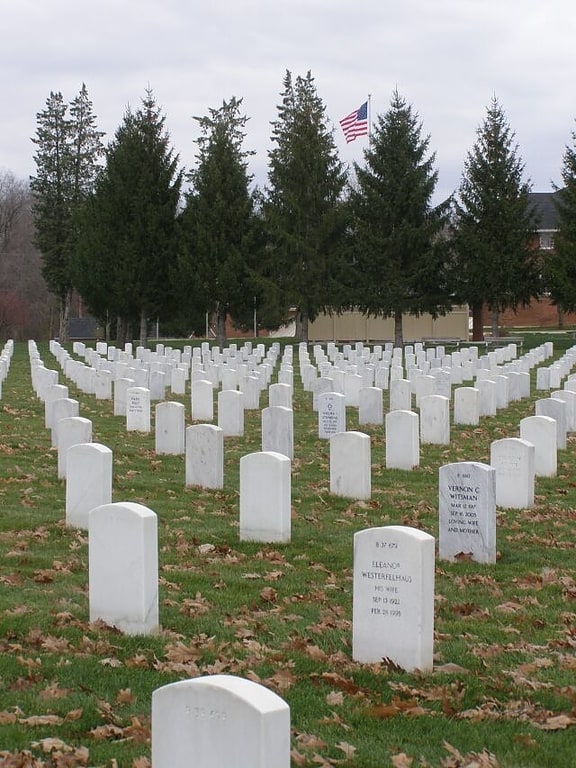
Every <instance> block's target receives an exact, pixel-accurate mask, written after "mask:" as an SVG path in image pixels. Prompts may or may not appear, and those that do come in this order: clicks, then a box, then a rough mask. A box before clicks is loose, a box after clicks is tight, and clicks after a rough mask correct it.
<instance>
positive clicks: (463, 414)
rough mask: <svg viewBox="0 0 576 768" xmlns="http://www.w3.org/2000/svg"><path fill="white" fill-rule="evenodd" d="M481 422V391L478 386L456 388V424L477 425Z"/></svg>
mask: <svg viewBox="0 0 576 768" xmlns="http://www.w3.org/2000/svg"><path fill="white" fill-rule="evenodd" d="M479 423H480V392H479V390H477V389H476V387H457V388H456V389H455V390H454V424H464V425H469V426H477V425H478V424H479Z"/></svg>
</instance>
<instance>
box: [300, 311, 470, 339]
mask: <svg viewBox="0 0 576 768" xmlns="http://www.w3.org/2000/svg"><path fill="white" fill-rule="evenodd" d="M468 317H469V312H468V306H467V305H462V306H456V307H453V308H452V311H451V312H449V313H448V314H447V315H444V316H438V317H436V318H434V317H432V315H428V314H423V315H420V316H418V317H417V316H416V315H404V317H403V319H402V332H403V336H404V341H405V342H411V341H421V340H422V339H458V340H459V341H468V339H469V330H468V329H469V324H468ZM308 338H309V340H310V341H336V342H342V341H365V342H380V341H393V340H394V318H393V317H369V316H367V315H363V314H362V313H361V312H342V314H334V315H319V316H318V317H317V318H316V320H314V322H311V323H310V324H309V326H308Z"/></svg>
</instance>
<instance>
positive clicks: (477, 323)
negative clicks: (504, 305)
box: [472, 302, 484, 341]
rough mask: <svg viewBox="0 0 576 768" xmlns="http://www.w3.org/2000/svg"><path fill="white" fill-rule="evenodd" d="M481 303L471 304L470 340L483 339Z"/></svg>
mask: <svg viewBox="0 0 576 768" xmlns="http://www.w3.org/2000/svg"><path fill="white" fill-rule="evenodd" d="M483 309H484V307H483V305H482V302H480V303H479V304H472V341H484V318H483Z"/></svg>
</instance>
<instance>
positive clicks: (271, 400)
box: [268, 383, 292, 408]
mask: <svg viewBox="0 0 576 768" xmlns="http://www.w3.org/2000/svg"><path fill="white" fill-rule="evenodd" d="M268 405H283V406H284V407H285V408H292V387H291V386H290V385H289V384H281V383H279V384H270V386H269V387H268Z"/></svg>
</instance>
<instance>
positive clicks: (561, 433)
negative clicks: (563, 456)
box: [534, 397, 567, 450]
mask: <svg viewBox="0 0 576 768" xmlns="http://www.w3.org/2000/svg"><path fill="white" fill-rule="evenodd" d="M566 409H567V406H566V403H565V402H564V401H563V400H558V399H557V398H555V397H545V398H542V399H541V400H536V402H535V403H534V410H535V413H536V416H549V417H550V418H551V419H555V420H556V444H557V446H558V448H559V449H560V450H564V449H565V448H566V433H567V426H566Z"/></svg>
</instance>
